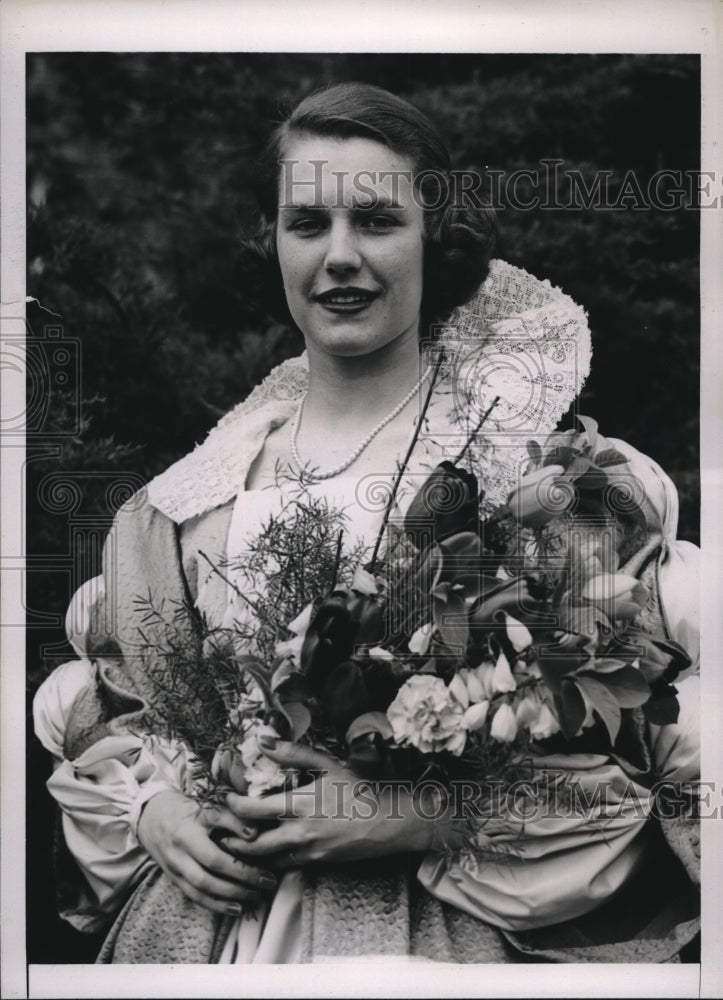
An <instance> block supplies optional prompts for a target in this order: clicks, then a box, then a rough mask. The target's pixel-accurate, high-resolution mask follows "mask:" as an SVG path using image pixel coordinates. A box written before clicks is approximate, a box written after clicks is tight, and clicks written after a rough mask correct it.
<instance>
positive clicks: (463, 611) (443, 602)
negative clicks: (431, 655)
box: [433, 590, 469, 656]
mask: <svg viewBox="0 0 723 1000" xmlns="http://www.w3.org/2000/svg"><path fill="white" fill-rule="evenodd" d="M433 618H434V624H435V625H436V627H437V628H438V629H439V632H440V634H441V636H442V641H443V642H444V643H445V645H447V646H450V647H452V648H453V649H454V650H455V655H457V656H463V655H464V652H465V650H466V649H467V640H468V639H469V623H468V619H467V604H466V602H465V599H464V595H463V594H461V593H459V591H456V590H447V592H446V595H445V596H444V597H440V596H438V595H437V594H436V593H435V595H434V598H433Z"/></svg>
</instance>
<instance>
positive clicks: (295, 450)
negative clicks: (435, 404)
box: [291, 368, 432, 481]
mask: <svg viewBox="0 0 723 1000" xmlns="http://www.w3.org/2000/svg"><path fill="white" fill-rule="evenodd" d="M431 370H432V369H431V368H427V370H426V371H425V372H424V374H423V375H422V377H421V378H420V380H419V381H418V382H417V383H416V385H415V386H413V388H412V389H411V390H410V391H409V392H408V393H407V395H406V396H405V397H404V399H403V400H402V401H401V402H400V403H398V404H397V405H396V406H395V407H394V409H393V410H392V412H391V413H389V414H387V416H386V417H385V418H384V419H383V420H380V421H379V423H378V424H377V425H376V427H374V428H373V429H372V430H371V431H370V432H369V433H368V434H367V436H366V437H365V438H364V440H363V441H362V442H361V444H360V445H358V446H357V447H356V448H355V449H354V451H353V452H352V454H351V455H350V457H349V458H348V459H347V460H346V462H342V463H341V465H337V466H336V467H335V468H333V469H329V471H328V472H305V466H304V463H303V462H302V460H301V456H300V455H299V447H298V437H299V426H300V425H301V414H302V413H303V412H304V403H305V402H306V394H304V396H303V397H302V400H301V402H300V403H299V406H298V409H297V411H296V415H295V417H294V423H293V425H292V428H291V455H292V457H293V459H294V462H295V463H296V465H297V466H298V467H299V470H300V471H302V472H304V473H305V475H306V476H307V477H308V478H309V479H315V480H319V481H320V480H322V479H332V478H333V477H334V476H338V475H339V473H340V472H344V470H345V469H348V468H349V466H350V465H352V464H353V463H354V462H356V460H357V459H358V458H359V456H360V455H361V453H362V452H363V451H364V449H365V448H366V447H367V445H368V444H370V443H371V442H372V441H373V440H374V438H375V437H376V436H377V434H378V433H379V432H380V431H382V430H384V428H385V427H386V426H387V424H389V423H391V421H392V420H394V418H395V417H396V416H398V415H399V414H400V413H401V412H402V410H403V409H404V407H405V406H406V405H407V403H409V402H410V400H412V399H413V398H414V396H416V394H417V393H418V392H419V390H420V389H421V387H422V385H423V384H424V381H425V379H426V378H427V377H428V376H429V373H430V372H431Z"/></svg>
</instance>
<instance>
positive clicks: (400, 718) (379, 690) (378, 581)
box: [163, 418, 689, 795]
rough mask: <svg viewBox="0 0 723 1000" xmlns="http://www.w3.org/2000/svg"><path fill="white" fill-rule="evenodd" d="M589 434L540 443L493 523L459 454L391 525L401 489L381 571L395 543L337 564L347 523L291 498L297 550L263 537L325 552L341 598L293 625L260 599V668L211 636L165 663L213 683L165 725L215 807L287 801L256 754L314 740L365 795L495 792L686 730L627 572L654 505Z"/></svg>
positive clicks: (283, 780)
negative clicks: (453, 788)
mask: <svg viewBox="0 0 723 1000" xmlns="http://www.w3.org/2000/svg"><path fill="white" fill-rule="evenodd" d="M580 420H581V423H582V430H580V431H575V430H571V431H565V432H556V433H553V434H551V435H550V436H549V437H548V438H547V440H546V441H545V442H544V444H542V445H540V444H538V443H536V442H531V443H530V444H529V445H528V451H529V456H530V461H529V464H528V467H527V469H526V471H525V473H524V475H523V476H522V478H521V479H520V482H519V484H518V486H517V487H516V488H515V489H514V490H513V491H512V493H511V494H510V496H509V499H508V502H507V504H506V505H505V506H504V507H502V508H500V509H498V510H496V511H494V512H493V513H492V515H490V516H487V517H482V516H481V514H480V511H481V501H482V499H483V493H482V491H481V490H480V489H479V485H478V483H477V480H476V477H475V476H474V475H473V474H472V473H471V472H469V471H467V470H466V469H465V468H464V467H463V464H462V461H461V459H463V458H464V454H462V456H460V457H459V458H458V460H457V461H456V462H443V463H441V464H440V465H438V466H437V468H435V469H434V470H433V472H432V473H431V474H430V476H429V477H428V479H427V481H426V482H425V483H424V485H423V486H422V488H421V489H420V490H419V492H418V493H417V495H416V496H415V497H414V498H413V500H412V502H411V504H410V505H409V507H408V509H407V513H406V515H405V517H404V520H403V523H396V524H393V523H391V522H390V518H389V512H390V510H391V504H392V500H393V498H394V489H393V491H392V495H391V496H390V500H389V504H388V506H387V516H385V518H384V524H383V526H382V531H387V532H388V535H389V538H388V545H387V546H386V549H385V554H384V557H383V558H381V557H380V555H379V552H380V541H381V532H380V537H379V538H378V539H377V545H376V546H375V548H374V554H373V556H372V558H371V560H370V561H367V562H366V563H365V564H363V565H357V566H356V567H354V565H353V558H350V557H348V556H347V557H344V558H342V556H341V552H342V545H341V535H338V536H335V532H336V525H337V524H338V515H339V512H333V511H330V510H329V509H328V507H326V506H325V505H324V503H323V502H321V501H313V502H309V501H308V500H307V501H305V502H303V503H301V501H300V500H298V499H297V501H295V502H296V503H297V504H298V506H299V511H301V512H302V515H303V519H304V520H303V524H301V522H300V521H299V516H302V515H299V513H298V511H297V515H298V516H297V518H296V523H294V519H293V518H291V519H289V518H288V517H287V518H285V521H284V523H285V525H286V527H285V529H284V530H286V531H287V532H289V533H290V534H289V537H287V538H279V534H278V533H279V531H280V530H281V528H280V522H279V521H274V522H273V523H272V524H270V525H269V526H267V531H266V532H265V533H264V537H265V538H266V539H267V543H268V538H269V537H273V538H274V539H275V544H277V545H278V546H279V551H280V552H289V551H290V546H291V545H292V542H294V540H296V541H298V538H299V537H303V538H304V539H306V540H307V542H308V543H309V544H310V545H311V550H312V551H313V552H315V553H317V555H318V553H319V552H320V551H322V549H324V546H323V545H321V541H322V539H321V536H322V535H323V540H324V542H325V551H327V552H329V551H331V552H333V553H335V554H334V555H333V556H332V557H331V558H330V559H329V560H328V566H327V570H328V573H329V584H328V586H327V588H326V592H324V591H323V590H322V589H321V586H320V580H321V578H320V577H317V578H315V581H314V586H315V587H316V588H318V589H317V590H316V592H314V586H312V592H311V593H309V592H308V587H307V588H306V589H307V593H306V594H304V593H303V589H304V588H303V587H298V586H297V587H295V588H291V591H292V592H293V597H292V599H291V601H290V603H288V605H287V607H288V608H293V607H294V605H296V610H297V612H298V613H296V614H294V616H293V617H291V615H289V616H288V617H286V618H284V607H285V606H284V604H283V602H282V601H281V600H280V599H279V594H278V593H277V594H276V598H277V599H275V600H273V601H268V600H267V601H266V602H265V603H264V604H262V602H260V601H258V602H254V601H253V600H252V599H251V598H250V597H249V596H248V595H245V596H244V599H245V600H247V601H249V603H252V604H253V605H254V611H255V613H256V614H257V616H259V617H260V618H261V619H262V620H263V621H262V624H261V625H259V626H258V627H257V633H258V634H259V635H263V642H261V643H257V644H256V648H257V650H259V649H260V650H261V652H260V653H259V652H257V653H255V654H254V653H243V654H239V653H238V652H234V651H233V650H234V648H238V643H237V642H235V640H238V639H239V634H238V630H237V634H236V635H233V634H230V633H233V629H231V630H218V629H216V630H213V629H210V630H209V629H208V627H207V626H206V625H205V624H204V623H203V622H201V624H200V626H199V627H200V632H199V642H198V646H197V650H196V652H195V653H193V654H190V653H189V651H188V649H187V648H185V647H184V648H182V647H180V646H177V647H175V648H174V649H173V655H172V656H170V658H169V656H168V650H167V649H166V653H165V654H164V658H165V662H166V665H167V664H168V662H170V661H173V662H174V663H175V664H176V666H177V669H178V670H179V671H181V672H183V671H184V670H185V671H186V672H187V671H188V669H189V668H192V671H191V673H192V676H195V677H201V676H202V675H203V676H204V677H205V680H204V682H203V684H204V685H205V688H204V690H201V688H200V687H195V688H193V685H191V687H192V688H193V691H192V695H193V697H191V698H190V699H189V698H188V688H187V686H186V687H185V688H183V692H184V693H183V694H180V695H179V696H178V697H177V699H176V703H177V709H178V710H177V711H175V712H174V711H173V710H171V711H169V709H168V705H169V702H168V700H166V703H165V708H164V716H163V718H164V720H165V725H166V726H167V727H168V726H170V730H171V735H179V736H182V737H183V738H184V739H186V741H187V742H188V744H189V745H190V747H191V749H192V751H193V752H194V753H195V755H196V758H197V760H198V762H199V769H200V770H199V775H200V776H201V777H202V778H204V781H205V788H206V791H207V793H209V790H210V793H211V794H213V793H215V792H218V791H219V790H221V789H223V788H227V787H229V786H230V787H232V788H235V789H236V790H238V791H241V792H244V793H246V794H250V795H261V794H264V793H265V792H267V791H270V790H272V789H277V788H280V787H284V786H285V785H287V786H288V783H289V781H290V780H293V777H291V778H290V776H289V774H286V773H282V772H280V771H279V770H278V768H277V766H276V764H275V763H274V762H272V761H271V760H269V759H268V758H267V757H265V756H264V754H263V753H262V751H261V747H260V745H259V740H260V739H261V738H262V737H264V736H268V735H271V736H279V737H281V738H284V739H291V740H293V741H305V742H308V743H309V744H311V745H312V746H315V747H317V748H321V749H323V750H325V751H326V752H328V753H331V754H332V755H334V756H336V757H338V758H340V759H343V760H344V761H346V762H347V764H348V765H349V766H350V767H351V768H352V769H353V770H354V771H355V772H357V773H358V774H359V775H360V776H362V777H364V778H369V779H382V778H383V779H385V780H389V779H394V778H399V779H407V780H409V779H411V780H412V781H421V780H422V779H425V778H428V777H429V776H430V775H433V776H435V777H437V778H439V780H441V781H443V782H447V783H450V782H454V781H455V780H457V779H462V778H467V777H474V778H476V779H477V780H481V781H483V782H489V781H495V780H499V779H504V778H505V777H506V776H509V775H512V774H515V773H519V770H518V769H519V768H520V767H521V766H523V765H524V762H525V759H526V757H527V756H528V755H529V753H530V751H531V748H532V747H533V746H538V747H542V748H545V749H547V750H548V751H550V752H552V751H553V750H554V751H555V752H558V753H559V752H562V753H566V752H573V751H574V750H576V749H578V750H579V749H583V750H585V751H587V752H613V751H614V750H615V749H616V746H617V744H618V741H619V740H620V739H621V738H622V736H623V735H624V733H623V731H624V729H625V727H626V725H630V724H631V723H630V720H631V719H633V717H634V715H635V713H638V715H639V713H640V712H642V713H643V714H644V716H646V717H647V718H648V719H649V720H650V721H652V722H655V723H657V724H658V725H661V724H665V723H668V722H674V721H675V720H676V719H677V713H678V705H677V701H676V690H675V688H674V686H673V684H672V682H673V681H674V680H675V677H676V676H677V674H678V673H679V672H680V671H681V670H682V669H683V668H684V667H685V666H687V664H688V662H689V661H688V658H687V655H686V653H685V652H684V650H683V649H682V648H681V647H680V646H678V645H677V644H675V643H673V642H667V641H664V640H661V639H658V638H653V637H651V636H650V635H648V634H647V633H646V632H645V631H644V630H643V629H642V628H640V627H639V626H638V625H637V624H636V618H637V616H638V615H639V614H640V612H641V611H642V610H643V609H644V607H645V605H646V602H647V601H648V593H647V590H646V588H645V587H644V586H643V585H642V584H641V583H640V582H639V580H638V579H637V577H636V576H634V575H632V574H631V573H629V572H626V571H625V569H624V559H625V557H626V555H627V554H629V553H631V552H633V551H639V550H640V549H641V547H642V548H644V547H645V544H646V542H647V541H649V540H650V534H651V530H650V528H649V526H648V521H647V518H646V509H645V506H646V499H645V496H644V493H642V492H641V491H640V489H636V486H635V484H636V483H637V481H636V480H635V479H634V477H633V476H632V473H631V470H630V466H629V463H628V461H627V459H626V458H625V456H624V455H623V454H621V453H620V452H619V451H616V450H615V449H614V448H613V447H611V445H610V444H609V442H607V441H606V440H605V439H604V438H603V437H602V436H601V435H600V434H599V433H598V431H597V426H596V424H595V422H594V421H593V420H590V419H588V418H580ZM400 476H401V470H400V473H399V476H398V478H397V483H395V488H396V485H397V484H398V481H399V478H400ZM287 514H288V511H287ZM335 537H336V542H335V544H333V545H330V543H331V542H333V541H334V539H335ZM309 540H310V541H309ZM294 544H295V542H294ZM252 549H253V547H252ZM262 549H263V546H261V548H259V546H258V545H257V546H256V548H255V549H254V550H253V551H254V558H255V559H256V562H257V563H258V562H259V556H260V553H261V551H262ZM319 558H320V557H319ZM262 561H263V560H262ZM275 565H276V566H277V569H278V573H281V574H282V575H283V577H284V582H285V584H288V568H287V567H282V566H281V563H280V562H279V561H278V560H277V561H276V562H275ZM279 567H281V568H279ZM215 568H216V570H217V572H221V569H219V568H217V567H215ZM272 575H273V574H272ZM277 575H278V574H277ZM345 576H346V579H347V581H348V582H347V583H346V584H344V582H343V580H344V578H345ZM277 582H278V581H277ZM307 582H308V581H307ZM271 584H272V589H273V584H274V580H271ZM268 585H269V580H268V579H267V581H266V584H265V588H266V592H268ZM281 589H282V590H283V588H281ZM286 590H287V591H288V590H289V588H288V587H286ZM280 592H281V591H279V593H280ZM302 602H303V606H301V605H302ZM184 613H189V609H185V611H184ZM204 630H205V631H204ZM220 638H223V640H224V641H223V642H220V641H218V640H219V639H220ZM241 638H242V639H243V640H244V641H245V642H246V644H247V645H248V641H249V639H250V638H252V636H251V635H250V634H247V633H245V634H244V635H242V636H241ZM229 640H231V641H229ZM209 649H210V650H211V653H209ZM165 676H168V671H167V670H166V672H165ZM179 676H180V674H179ZM186 676H190V675H189V674H188V673H186ZM166 687H167V691H166V693H168V687H169V686H168V684H167V685H166ZM170 689H171V693H173V691H174V690H178V691H179V692H180V691H181V690H182V689H181V687H178V688H175V687H174V685H173V684H171V685H170ZM194 713H195V714H194ZM210 720H212V724H211V721H210ZM516 769H517V770H516Z"/></svg>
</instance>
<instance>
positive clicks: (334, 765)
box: [259, 737, 346, 774]
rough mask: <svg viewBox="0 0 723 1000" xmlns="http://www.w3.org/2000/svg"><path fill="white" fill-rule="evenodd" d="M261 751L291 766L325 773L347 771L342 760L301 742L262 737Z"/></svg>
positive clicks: (283, 764) (277, 761) (279, 762)
mask: <svg viewBox="0 0 723 1000" xmlns="http://www.w3.org/2000/svg"><path fill="white" fill-rule="evenodd" d="M259 747H260V749H261V752H262V753H263V754H264V755H265V756H266V757H269V758H270V759H271V760H273V761H276V763H277V764H280V765H282V766H285V767H289V768H300V769H303V770H305V771H320V772H322V773H325V774H336V773H337V772H340V771H341V772H344V773H346V769H345V767H344V765H343V764H341V763H340V761H338V760H336V759H335V758H334V757H330V756H329V755H328V754H325V753H321V751H319V750H314V749H313V748H312V747H307V746H304V745H303V744H301V743H289V742H288V741H286V740H277V739H274V738H273V737H262V738H261V739H260V740H259Z"/></svg>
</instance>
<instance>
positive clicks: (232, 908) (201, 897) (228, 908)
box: [168, 872, 254, 917]
mask: <svg viewBox="0 0 723 1000" xmlns="http://www.w3.org/2000/svg"><path fill="white" fill-rule="evenodd" d="M168 875H169V877H170V878H171V879H172V880H173V882H175V884H176V885H177V886H178V887H179V889H180V890H181V892H182V893H183V894H184V895H185V896H188V898H189V899H192V900H193V901H194V903H199V904H200V905H201V906H204V907H205V908H206V909H207V910H213V911H214V913H224V914H228V915H229V916H231V917H240V916H241V914H242V913H243V909H244V908H243V903H241V902H240V901H238V900H234V901H233V902H229V901H227V900H223V899H214V897H213V896H208V895H206V894H205V893H203V892H201V891H200V890H199V889H196V888H195V886H193V885H191V884H190V882H187V881H186V880H185V879H183V878H179V877H177V876H174V875H172V874H171V873H170V872H169V873H168ZM246 902H247V903H248V904H250V905H253V903H254V900H253V899H252V898H249V899H247V900H246Z"/></svg>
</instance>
